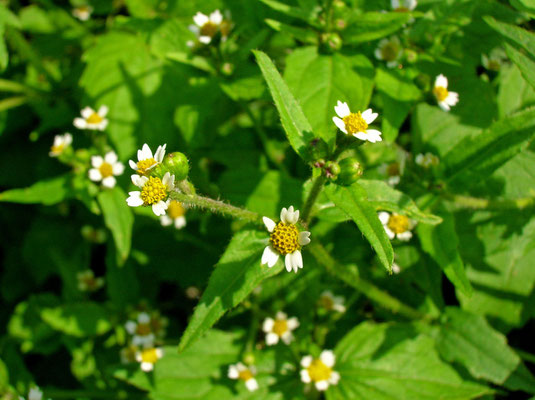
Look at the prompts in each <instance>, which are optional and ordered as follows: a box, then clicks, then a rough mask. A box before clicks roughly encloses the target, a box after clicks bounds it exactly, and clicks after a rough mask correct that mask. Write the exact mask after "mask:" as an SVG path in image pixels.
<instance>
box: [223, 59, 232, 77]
mask: <svg viewBox="0 0 535 400" xmlns="http://www.w3.org/2000/svg"><path fill="white" fill-rule="evenodd" d="M233 72H234V64H231V63H229V62H226V63H223V65H222V66H221V73H222V74H223V75H227V76H230V75H232V73H233Z"/></svg>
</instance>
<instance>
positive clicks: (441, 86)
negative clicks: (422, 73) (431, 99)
mask: <svg viewBox="0 0 535 400" xmlns="http://www.w3.org/2000/svg"><path fill="white" fill-rule="evenodd" d="M433 95H434V96H435V98H436V99H437V103H438V106H439V107H440V108H442V109H443V110H444V111H449V110H450V108H451V107H453V106H454V105H455V104H457V102H458V101H459V94H458V93H457V92H450V91H448V78H446V77H445V76H444V75H442V74H440V75H439V76H437V78H436V79H435V86H434V87H433Z"/></svg>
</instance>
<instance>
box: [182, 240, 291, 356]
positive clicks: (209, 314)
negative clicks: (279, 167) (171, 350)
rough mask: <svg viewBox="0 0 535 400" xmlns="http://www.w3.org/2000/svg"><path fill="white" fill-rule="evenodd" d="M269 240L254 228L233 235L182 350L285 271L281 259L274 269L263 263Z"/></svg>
mask: <svg viewBox="0 0 535 400" xmlns="http://www.w3.org/2000/svg"><path fill="white" fill-rule="evenodd" d="M266 239H267V235H266V234H265V233H262V232H258V231H251V230H246V231H243V232H240V233H238V234H236V235H234V237H233V238H232V240H231V241H230V243H229V245H228V247H227V249H226V250H225V253H224V254H223V256H222V257H221V259H220V260H219V262H218V263H217V265H216V266H215V269H214V272H213V273H212V275H211V276H210V280H209V281H208V287H207V288H206V290H205V291H204V293H203V295H202V297H201V300H200V302H199V305H198V306H197V307H196V308H195V311H194V313H193V316H192V317H191V320H190V322H189V324H188V327H187V328H186V331H185V332H184V334H183V335H182V338H181V339H180V344H179V346H178V349H179V351H183V350H185V349H186V348H188V347H189V346H190V345H191V344H192V343H193V342H194V341H195V340H197V339H198V338H199V337H201V336H202V335H203V334H204V333H205V332H206V331H207V330H208V329H210V328H211V327H212V325H214V324H215V323H216V322H217V321H218V320H219V318H221V317H222V316H223V314H224V313H225V312H226V311H228V310H230V309H231V308H234V307H236V306H237V305H238V304H239V303H241V302H242V301H243V300H244V299H245V298H246V297H247V295H249V293H251V292H252V291H253V289H254V288H256V287H257V286H258V285H259V284H260V282H262V281H263V280H264V279H266V278H269V277H270V276H273V275H275V274H277V273H279V272H280V271H281V270H282V264H283V263H282V262H280V261H279V262H278V263H277V264H276V265H275V266H274V267H273V268H268V267H267V266H265V265H263V266H262V265H260V259H261V256H262V251H263V250H264V248H265V247H266V244H267V240H266Z"/></svg>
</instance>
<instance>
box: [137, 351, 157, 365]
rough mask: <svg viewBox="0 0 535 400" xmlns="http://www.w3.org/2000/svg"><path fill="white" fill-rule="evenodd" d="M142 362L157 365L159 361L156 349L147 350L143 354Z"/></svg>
mask: <svg viewBox="0 0 535 400" xmlns="http://www.w3.org/2000/svg"><path fill="white" fill-rule="evenodd" d="M141 361H142V362H146V363H151V364H156V361H158V351H157V350H156V349H146V350H143V351H142V352H141Z"/></svg>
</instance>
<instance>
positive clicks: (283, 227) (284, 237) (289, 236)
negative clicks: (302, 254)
mask: <svg viewBox="0 0 535 400" xmlns="http://www.w3.org/2000/svg"><path fill="white" fill-rule="evenodd" d="M269 241H270V243H271V246H272V247H273V248H274V249H275V250H277V251H278V252H279V253H281V254H282V255H285V254H290V253H293V252H294V251H296V250H299V249H300V248H301V247H300V246H299V231H298V230H297V227H296V226H295V225H293V224H285V223H284V222H282V221H281V222H279V223H278V224H277V226H276V227H275V229H273V232H271V235H270V237H269Z"/></svg>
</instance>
